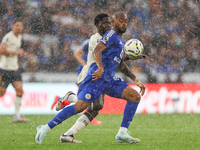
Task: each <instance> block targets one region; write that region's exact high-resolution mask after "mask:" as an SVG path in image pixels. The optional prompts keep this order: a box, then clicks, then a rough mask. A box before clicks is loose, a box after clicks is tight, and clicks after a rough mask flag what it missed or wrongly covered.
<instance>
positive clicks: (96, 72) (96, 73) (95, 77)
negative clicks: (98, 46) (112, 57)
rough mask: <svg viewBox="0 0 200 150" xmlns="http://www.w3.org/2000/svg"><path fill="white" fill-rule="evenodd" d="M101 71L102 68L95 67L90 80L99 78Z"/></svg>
mask: <svg viewBox="0 0 200 150" xmlns="http://www.w3.org/2000/svg"><path fill="white" fill-rule="evenodd" d="M103 71H104V69H103V68H99V69H97V71H95V72H94V74H93V75H92V81H96V80H97V79H99V78H101V76H102V74H103Z"/></svg>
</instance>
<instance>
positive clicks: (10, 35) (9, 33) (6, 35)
mask: <svg viewBox="0 0 200 150" xmlns="http://www.w3.org/2000/svg"><path fill="white" fill-rule="evenodd" d="M12 36H13V32H12V31H10V32H8V33H6V34H5V35H4V37H12Z"/></svg>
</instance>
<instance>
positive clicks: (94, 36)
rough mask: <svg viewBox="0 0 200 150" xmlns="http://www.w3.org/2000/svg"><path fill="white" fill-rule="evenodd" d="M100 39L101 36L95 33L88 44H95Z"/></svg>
mask: <svg viewBox="0 0 200 150" xmlns="http://www.w3.org/2000/svg"><path fill="white" fill-rule="evenodd" d="M101 38H102V36H101V35H100V34H99V33H95V34H93V35H92V36H91V37H90V43H91V42H92V43H93V42H95V43H96V42H97V41H99V40H100V39H101Z"/></svg>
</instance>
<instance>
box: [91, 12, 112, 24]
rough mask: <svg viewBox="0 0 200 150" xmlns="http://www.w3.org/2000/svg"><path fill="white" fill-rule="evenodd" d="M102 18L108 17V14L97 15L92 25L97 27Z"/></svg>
mask: <svg viewBox="0 0 200 150" xmlns="http://www.w3.org/2000/svg"><path fill="white" fill-rule="evenodd" d="M104 17H109V16H108V14H105V13H101V14H98V15H97V16H96V17H95V18H94V24H95V25H97V24H98V23H99V21H101V19H103V18H104Z"/></svg>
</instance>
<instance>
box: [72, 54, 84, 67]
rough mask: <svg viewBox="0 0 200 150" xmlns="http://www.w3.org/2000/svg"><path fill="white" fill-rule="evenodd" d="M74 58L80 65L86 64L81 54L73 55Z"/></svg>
mask: <svg viewBox="0 0 200 150" xmlns="http://www.w3.org/2000/svg"><path fill="white" fill-rule="evenodd" d="M74 58H75V59H76V60H77V61H78V62H79V63H80V64H81V65H83V66H84V65H86V62H85V61H84V60H83V59H82V57H81V56H79V55H74Z"/></svg>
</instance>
